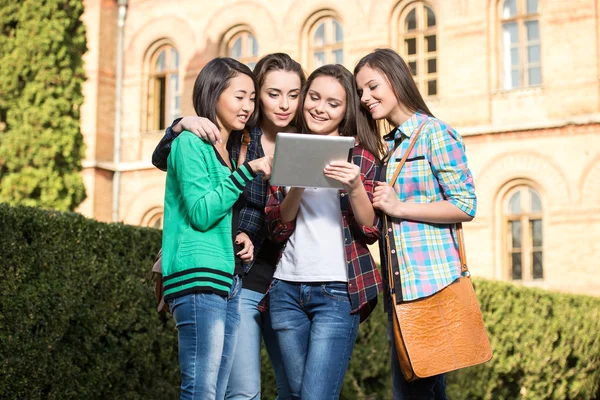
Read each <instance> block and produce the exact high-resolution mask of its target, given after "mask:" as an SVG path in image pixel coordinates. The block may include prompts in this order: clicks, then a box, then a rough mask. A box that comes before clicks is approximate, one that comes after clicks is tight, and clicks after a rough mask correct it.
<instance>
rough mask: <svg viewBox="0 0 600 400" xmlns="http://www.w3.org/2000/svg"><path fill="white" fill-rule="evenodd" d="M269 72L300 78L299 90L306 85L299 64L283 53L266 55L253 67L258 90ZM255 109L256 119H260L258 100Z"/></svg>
mask: <svg viewBox="0 0 600 400" xmlns="http://www.w3.org/2000/svg"><path fill="white" fill-rule="evenodd" d="M271 71H286V72H292V73H295V74H296V75H298V78H300V88H303V87H304V84H305V83H306V76H305V75H304V70H302V66H301V65H300V63H298V62H297V61H294V60H293V59H292V57H290V56H289V55H287V54H285V53H272V54H267V55H266V56H264V57H263V58H261V59H260V60H258V62H257V63H256V66H255V67H254V76H255V77H256V83H257V85H258V90H260V88H261V87H262V85H263V83H265V79H266V77H267V74H268V73H269V72H271ZM256 107H257V114H258V118H260V115H261V114H260V110H261V104H260V99H259V101H258V102H257V103H256Z"/></svg>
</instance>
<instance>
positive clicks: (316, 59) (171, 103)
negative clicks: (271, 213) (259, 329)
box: [79, 0, 600, 295]
mask: <svg viewBox="0 0 600 400" xmlns="http://www.w3.org/2000/svg"><path fill="white" fill-rule="evenodd" d="M84 3H85V14H84V17H83V18H84V20H85V23H86V25H87V38H88V53H87V54H86V56H85V62H86V71H87V77H88V80H87V82H86V83H85V86H84V94H85V104H84V106H83V108H82V132H83V135H84V137H85V142H86V144H87V153H86V159H85V161H84V171H83V177H84V180H85V183H86V188H87V195H88V198H87V200H86V201H85V202H84V203H83V204H82V205H81V206H80V208H79V211H80V212H81V213H83V214H84V215H87V216H90V217H94V218H97V219H98V220H102V221H111V220H116V221H122V222H125V223H128V224H135V225H145V226H153V227H160V226H161V224H162V203H163V196H164V183H165V174H164V173H163V172H160V171H158V170H156V169H154V168H153V167H152V165H151V163H150V159H151V154H152V150H153V149H154V147H155V146H156V144H157V143H158V140H159V139H160V137H161V136H162V133H163V130H164V128H165V126H166V125H168V124H170V123H171V121H172V120H173V119H174V118H175V117H177V116H180V115H193V114H194V111H193V107H192V100H191V93H192V88H193V83H194V80H195V78H196V76H197V74H198V72H199V71H200V70H201V69H202V67H203V65H205V64H206V63H207V62H208V61H210V60H211V59H212V58H214V57H217V56H224V55H227V56H231V57H234V58H237V59H239V60H240V61H242V62H244V63H246V64H248V65H249V66H251V67H252V66H253V65H254V63H256V61H257V60H258V59H259V58H260V57H261V56H262V55H265V54H268V53H272V52H286V53H288V54H290V55H291V56H292V57H293V58H295V59H296V60H298V61H299V62H300V63H301V64H302V65H303V66H304V68H305V69H306V71H307V72H310V71H312V70H313V69H314V68H316V67H318V66H319V65H322V64H325V63H341V64H344V65H345V66H346V67H347V68H348V69H350V70H352V69H353V67H354V65H355V64H356V62H357V61H358V60H359V59H360V58H361V57H362V56H363V55H365V54H367V53H368V52H370V51H371V50H372V49H374V48H377V47H391V48H394V49H396V50H397V51H398V52H399V53H400V54H402V55H403V56H404V57H405V59H406V60H407V62H408V63H409V65H410V67H411V68H412V70H413V73H414V77H415V80H416V82H417V83H418V85H419V88H420V89H421V92H422V94H423V95H424V97H425V99H426V101H427V103H428V105H429V106H430V108H431V109H432V111H433V112H434V114H435V115H436V116H438V117H439V118H441V119H443V120H445V121H446V122H448V123H450V124H451V125H452V126H453V127H455V128H456V129H457V130H458V131H459V132H460V133H461V134H462V135H463V137H464V138H465V142H466V146H467V155H468V157H469V162H470V167H471V169H472V171H473V174H474V177H475V184H476V190H477V194H478V199H479V202H478V211H477V217H476V218H475V219H474V221H473V222H471V223H469V224H466V227H465V231H466V243H467V254H468V256H469V264H470V266H471V269H472V271H473V273H474V275H476V276H483V277H486V278H490V279H499V280H507V281H516V282H521V283H523V284H525V285H531V286H539V287H543V288H548V289H553V290H561V291H569V292H578V293H588V294H594V295H600V84H599V77H600V66H599V61H600V55H599V54H600V17H599V9H598V8H599V4H598V1H597V0H571V1H568V2H566V1H562V0H485V1H482V0H428V1H413V0H401V1H398V0H277V1H275V0H242V1H234V0H220V1H218V2H217V1H206V0H171V1H160V2H159V1H156V0H129V1H127V0H118V1H115V0H84Z"/></svg>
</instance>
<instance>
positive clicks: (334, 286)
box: [321, 283, 350, 301]
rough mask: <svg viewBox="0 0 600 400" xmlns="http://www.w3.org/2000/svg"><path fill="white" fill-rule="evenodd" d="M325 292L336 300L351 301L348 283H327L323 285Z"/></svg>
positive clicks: (322, 288)
mask: <svg viewBox="0 0 600 400" xmlns="http://www.w3.org/2000/svg"><path fill="white" fill-rule="evenodd" d="M321 290H322V291H323V294H324V295H325V296H327V297H329V298H332V299H335V300H343V301H350V297H349V296H348V284H347V283H325V284H323V285H321Z"/></svg>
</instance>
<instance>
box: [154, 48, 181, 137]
mask: <svg viewBox="0 0 600 400" xmlns="http://www.w3.org/2000/svg"><path fill="white" fill-rule="evenodd" d="M149 71H150V74H149V82H148V130H149V131H157V130H164V129H165V128H166V127H167V125H170V124H171V122H172V121H173V120H174V119H175V118H177V117H179V116H180V114H181V103H180V100H181V96H180V88H179V53H178V52H177V49H176V48H175V47H173V46H171V45H164V46H161V47H159V48H158V50H156V51H155V52H154V54H153V55H152V57H151V58H150V68H149Z"/></svg>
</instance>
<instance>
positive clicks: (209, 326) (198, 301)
mask: <svg viewBox="0 0 600 400" xmlns="http://www.w3.org/2000/svg"><path fill="white" fill-rule="evenodd" d="M241 286H242V281H241V279H240V278H239V277H238V276H235V277H234V280H233V284H232V286H231V291H230V292H229V295H228V296H227V297H225V296H219V295H218V294H214V293H191V294H187V295H184V296H181V297H177V298H175V299H172V300H170V301H169V308H170V309H171V312H172V313H173V317H174V318H175V323H176V326H177V331H178V339H179V368H180V370H181V400H192V399H202V400H215V399H219V400H220V399H223V398H224V397H225V389H226V387H227V380H228V379H229V373H230V371H231V366H232V361H233V354H234V351H235V345H236V343H237V333H238V326H239V322H240V315H239V314H240V296H239V295H238V293H239V291H240V288H241Z"/></svg>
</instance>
